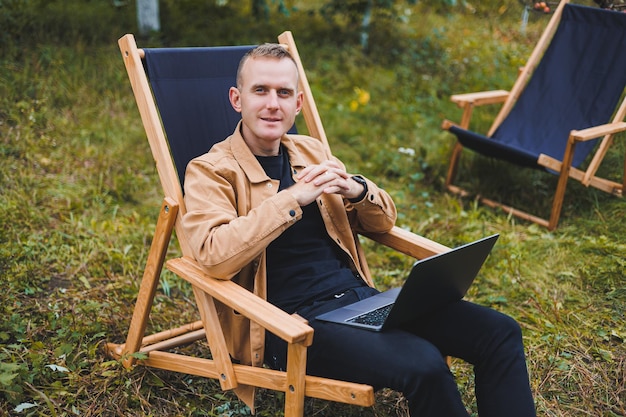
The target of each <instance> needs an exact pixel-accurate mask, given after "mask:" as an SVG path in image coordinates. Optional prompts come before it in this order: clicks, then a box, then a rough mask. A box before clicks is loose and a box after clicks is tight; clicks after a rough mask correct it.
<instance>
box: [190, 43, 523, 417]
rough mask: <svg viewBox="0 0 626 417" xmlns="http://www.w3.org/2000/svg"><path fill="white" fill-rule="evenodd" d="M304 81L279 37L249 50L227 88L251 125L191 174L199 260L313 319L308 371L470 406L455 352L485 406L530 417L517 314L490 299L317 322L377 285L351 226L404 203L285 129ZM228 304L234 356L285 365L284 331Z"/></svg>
mask: <svg viewBox="0 0 626 417" xmlns="http://www.w3.org/2000/svg"><path fill="white" fill-rule="evenodd" d="M297 84H298V75H297V68H296V65H295V62H294V61H293V59H292V58H291V56H290V55H289V54H288V52H287V51H286V50H285V49H284V48H282V47H281V46H280V45H275V44H266V45H262V46H260V47H257V48H256V49H254V50H253V51H251V52H250V53H249V54H247V55H246V56H245V57H244V58H243V59H242V61H241V63H240V66H239V70H238V73H237V87H233V88H231V89H230V93H229V98H230V102H231V104H232V106H233V108H234V109H235V110H236V111H237V112H239V113H241V122H240V123H239V125H238V126H237V128H236V130H235V132H234V133H233V134H232V135H231V136H229V137H228V138H227V139H226V140H224V141H223V142H220V143H218V144H216V145H215V146H214V147H213V148H212V149H211V150H210V152H208V153H207V154H205V155H203V156H200V157H198V158H196V159H194V160H193V161H192V162H190V164H189V166H188V167H187V173H186V176H185V201H186V207H187V213H186V214H185V216H184V218H183V227H184V230H185V233H186V234H187V235H188V238H189V240H190V243H191V245H192V248H193V250H194V253H195V256H196V259H197V260H198V262H200V263H201V264H202V265H203V266H204V267H205V268H206V269H207V270H208V272H209V273H210V274H212V275H213V276H215V277H217V278H221V279H233V280H236V281H237V282H238V283H239V284H240V285H242V286H244V287H246V288H248V289H250V290H251V291H253V292H255V293H256V294H258V295H259V296H261V297H264V298H266V299H268V300H269V301H270V302H272V303H273V304H275V305H277V306H278V307H280V308H282V309H283V310H285V311H286V312H288V313H297V314H299V315H300V316H302V317H304V318H305V319H307V320H308V321H309V324H310V325H311V326H312V327H313V328H314V329H315V333H314V341H313V345H312V346H310V347H309V349H308V359H307V371H308V373H309V374H313V375H320V376H326V377H330V378H337V379H343V380H350V381H355V382H360V383H365V384H370V385H373V386H374V387H375V388H382V387H389V388H392V389H394V390H397V391H400V392H402V393H403V394H404V395H405V397H406V398H407V400H408V402H409V408H410V411H411V415H413V416H435V417H442V416H446V417H450V416H467V412H466V410H465V407H464V406H463V404H462V402H461V398H460V394H459V392H458V389H457V386H456V382H455V380H454V378H453V376H452V374H451V372H450V370H449V369H448V367H447V364H446V362H445V360H444V356H445V355H451V356H455V357H458V358H461V359H464V360H466V361H468V362H470V363H472V364H473V365H474V369H475V375H476V396H477V402H478V408H479V413H480V415H481V417H486V416H493V417H502V416H507V417H515V416H520V417H522V416H523V417H528V416H534V415H535V409H534V404H533V399H532V395H531V392H530V387H529V383H528V373H527V369H526V362H525V358H524V349H523V345H522V339H521V331H520V328H519V325H518V324H517V323H516V322H515V321H514V320H512V319H511V318H509V317H507V316H505V315H503V314H500V313H498V312H496V311H494V310H491V309H488V308H484V307H480V306H477V305H475V304H471V303H469V302H466V301H459V302H457V303H453V304H451V305H449V306H445V307H442V308H440V309H439V310H438V311H437V312H436V313H434V314H433V315H432V316H430V317H426V318H424V319H423V320H420V321H419V322H417V323H411V324H410V325H408V326H406V327H405V328H402V329H393V330H390V331H385V332H381V333H376V332H369V331H366V330H361V329H355V328H351V327H346V326H341V325H338V324H332V323H324V322H319V321H317V320H315V317H316V316H317V315H319V314H321V313H322V312H325V311H329V310H332V309H334V308H336V307H338V306H340V305H345V304H349V303H351V302H354V301H356V300H359V299H363V298H366V297H368V296H371V295H373V294H375V293H376V292H377V291H376V290H375V289H374V288H373V282H372V279H371V277H369V276H367V275H366V274H365V273H364V271H366V270H367V269H364V268H363V265H362V262H363V258H362V256H361V253H362V252H361V250H360V247H359V242H358V240H357V239H356V238H355V232H360V231H369V232H384V231H387V230H389V229H391V228H392V227H393V225H394V223H395V220H396V209H395V206H394V204H393V201H392V199H391V197H390V196H389V194H387V193H386V192H385V191H384V190H382V189H380V188H378V187H377V186H376V184H374V183H373V182H371V181H370V180H368V179H365V178H363V177H361V176H353V175H351V174H348V173H347V172H346V170H345V167H344V165H343V164H342V163H341V162H340V161H339V160H337V159H335V158H332V157H330V158H329V157H328V156H327V155H326V153H325V151H324V148H323V146H322V144H321V143H320V142H319V141H317V140H315V139H313V138H309V137H306V136H300V135H287V134H286V132H287V131H288V130H289V129H290V127H291V126H292V125H293V123H294V120H295V117H296V115H297V114H298V112H299V111H300V110H301V108H302V92H300V91H298V88H297ZM220 315H221V320H222V325H223V327H224V329H225V330H226V332H228V334H227V343H228V345H229V349H230V352H231V355H233V357H234V358H235V359H236V360H239V361H242V362H244V363H252V364H254V365H257V366H260V365H262V364H263V362H264V361H265V362H266V363H268V364H269V365H270V366H272V367H273V368H277V369H280V368H284V367H285V364H286V350H285V344H284V343H283V342H282V341H281V340H279V339H278V338H276V337H275V336H273V335H271V334H269V333H268V334H267V335H265V333H264V331H263V330H262V329H261V328H259V327H258V326H256V325H255V324H254V323H249V322H248V321H246V320H244V319H242V318H241V316H238V315H237V314H236V312H233V311H232V310H231V311H228V310H226V309H223V310H222V311H220ZM240 394H241V393H240ZM247 398H248V400H250V397H249V396H248V397H247Z"/></svg>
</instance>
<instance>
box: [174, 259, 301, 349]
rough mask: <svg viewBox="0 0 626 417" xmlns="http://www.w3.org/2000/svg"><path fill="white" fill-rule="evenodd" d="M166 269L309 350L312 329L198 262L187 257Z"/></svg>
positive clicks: (284, 338) (278, 334) (273, 331)
mask: <svg viewBox="0 0 626 417" xmlns="http://www.w3.org/2000/svg"><path fill="white" fill-rule="evenodd" d="M167 268H168V269H169V270H170V271H172V272H174V273H175V274H176V275H178V276H180V277H182V278H183V279H185V280H186V281H188V282H189V283H190V284H191V285H193V286H195V287H196V288H198V289H200V290H202V291H204V292H206V293H207V294H209V295H210V296H211V297H213V298H214V299H216V300H218V301H220V302H221V303H223V304H225V305H227V306H229V307H230V308H232V309H234V310H236V311H237V312H238V313H240V314H242V315H243V316H245V317H247V318H248V319H250V320H252V321H254V322H256V323H258V324H259V325H261V326H262V327H263V328H265V329H267V330H268V331H270V332H272V333H273V334H275V335H276V336H278V337H280V338H281V339H283V340H284V341H286V342H287V343H303V344H304V345H305V346H309V345H311V343H312V342H313V328H312V327H310V326H309V325H308V324H306V323H304V322H303V321H302V320H299V319H298V318H296V317H294V316H292V315H290V314H287V313H285V312H284V311H283V310H281V309H279V308H278V307H276V306H274V305H273V304H271V303H269V302H267V301H265V300H263V299H262V298H261V297H259V296H257V295H255V294H253V293H252V292H250V291H248V290H246V289H245V288H243V287H242V286H240V285H239V284H237V283H235V282H233V281H230V280H220V279H216V278H213V277H211V276H210V275H208V274H207V273H206V272H205V271H204V269H203V268H202V267H201V266H200V265H198V263H197V262H196V261H195V260H193V259H191V258H187V257H183V258H176V259H171V260H169V261H167Z"/></svg>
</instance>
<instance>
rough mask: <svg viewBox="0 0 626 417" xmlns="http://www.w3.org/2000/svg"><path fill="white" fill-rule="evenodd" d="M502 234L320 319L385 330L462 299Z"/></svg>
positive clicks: (418, 267)
mask: <svg viewBox="0 0 626 417" xmlns="http://www.w3.org/2000/svg"><path fill="white" fill-rule="evenodd" d="M498 237H499V234H495V235H492V236H488V237H485V238H482V239H479V240H477V241H475V242H471V243H467V244H465V245H462V246H459V247H457V248H454V249H452V250H450V251H447V252H444V253H440V254H437V255H434V256H431V257H429V258H426V259H422V260H420V261H417V262H415V264H414V265H413V268H411V272H410V273H409V276H408V277H407V279H406V281H405V283H404V285H403V286H402V287H399V288H393V289H391V290H388V291H385V292H381V293H379V294H376V295H374V296H372V297H369V298H366V299H364V300H360V301H357V302H355V303H353V304H349V305H347V306H343V307H340V308H337V309H335V310H331V311H329V312H327V313H324V314H321V315H319V316H317V317H316V319H317V320H322V321H328V322H334V323H340V324H345V325H348V326H355V327H359V328H363V329H367V330H372V331H382V330H385V329H390V328H394V327H398V326H401V325H402V324H403V323H406V322H409V321H412V320H415V319H417V318H419V317H420V316H423V315H425V314H427V313H430V312H432V311H434V310H436V309H437V307H440V306H444V305H446V304H448V303H451V302H454V301H458V300H460V299H462V298H463V297H464V296H465V294H466V292H467V290H468V289H469V287H470V285H472V282H473V281H474V279H475V278H476V275H478V271H480V268H481V267H482V265H483V263H484V262H485V260H486V259H487V256H488V255H489V253H490V252H491V249H492V248H493V246H494V244H495V243H496V240H498Z"/></svg>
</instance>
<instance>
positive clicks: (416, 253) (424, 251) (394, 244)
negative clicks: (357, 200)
mask: <svg viewBox="0 0 626 417" xmlns="http://www.w3.org/2000/svg"><path fill="white" fill-rule="evenodd" d="M363 235H364V236H366V237H368V238H370V239H372V240H374V241H376V242H378V243H380V244H383V245H385V246H388V247H390V248H392V249H395V250H397V251H398V252H400V253H403V254H405V255H409V256H412V257H414V258H417V259H424V258H427V257H429V256H433V255H436V254H438V253H442V252H447V251H449V250H450V248H449V247H447V246H445V245H442V244H441V243H437V242H435V241H433V240H430V239H428V238H425V237H423V236H420V235H417V234H415V233H412V232H410V231H408V230H404V229H402V228H400V227H398V226H394V227H393V229H391V230H390V231H389V232H387V233H364V234H363Z"/></svg>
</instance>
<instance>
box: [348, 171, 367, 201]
mask: <svg viewBox="0 0 626 417" xmlns="http://www.w3.org/2000/svg"><path fill="white" fill-rule="evenodd" d="M350 178H352V179H353V180H354V181H356V182H358V183H359V184H361V185H362V186H363V192H362V193H361V194H359V196H358V197H356V198H349V199H348V201H349V202H351V203H358V202H359V201H361V200H363V198H365V196H366V195H367V181H365V178H363V177H362V176H360V175H353V176H352V177H350Z"/></svg>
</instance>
